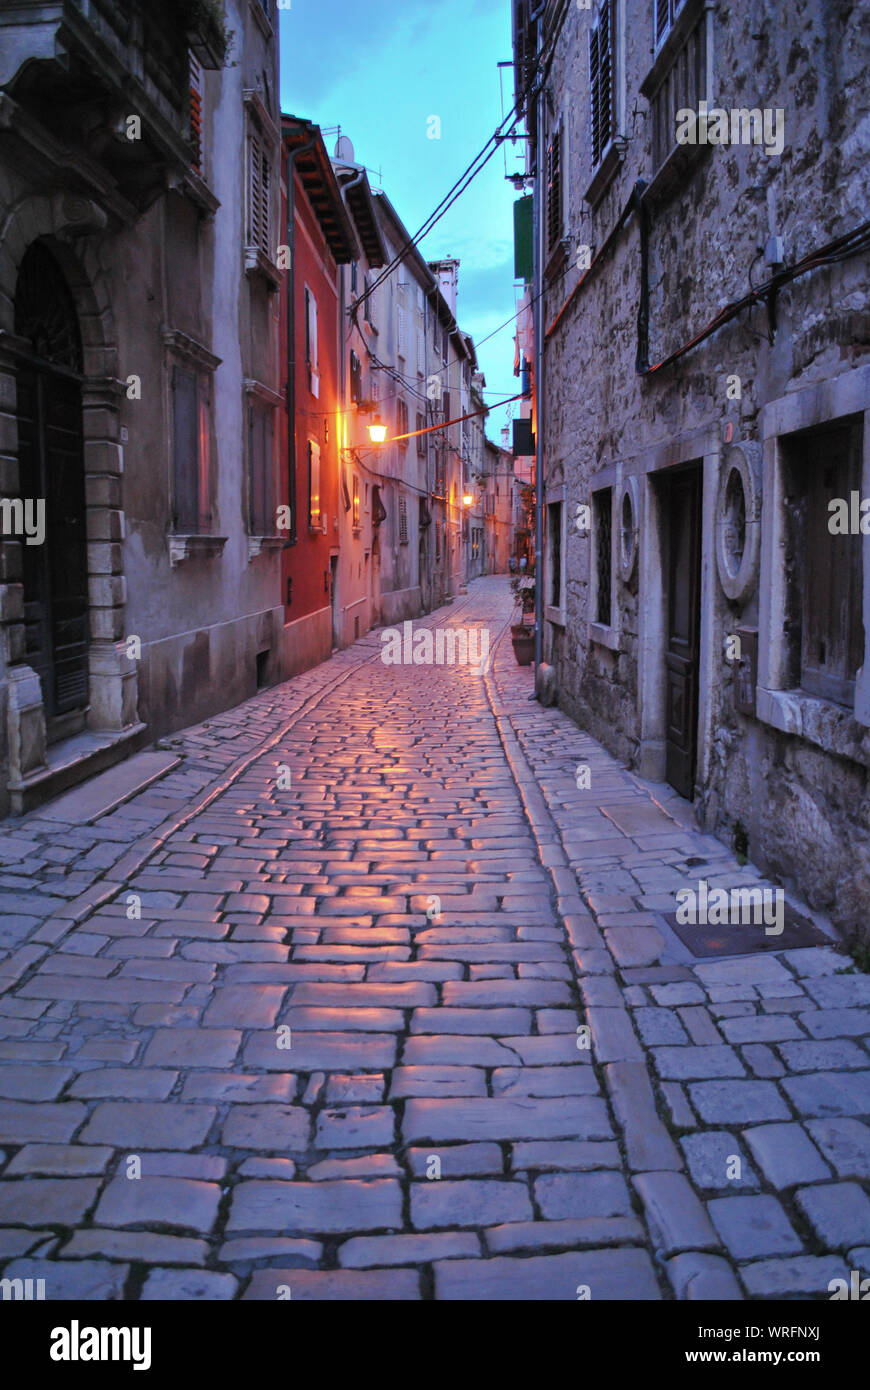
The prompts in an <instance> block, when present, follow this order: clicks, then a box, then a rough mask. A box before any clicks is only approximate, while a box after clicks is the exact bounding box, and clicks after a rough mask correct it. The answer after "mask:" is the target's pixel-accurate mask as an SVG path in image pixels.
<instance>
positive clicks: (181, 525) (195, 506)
mask: <svg viewBox="0 0 870 1390" xmlns="http://www.w3.org/2000/svg"><path fill="white" fill-rule="evenodd" d="M198 443H199V403H198V395H197V387H196V376H195V375H194V373H193V372H191V371H187V370H186V369H185V368H184V367H173V369H172V450H173V454H172V462H173V482H174V487H173V493H174V508H173V510H174V526H175V530H176V531H177V532H179V533H180V534H181V535H186V534H192V533H195V532H196V531H198V530H199V479H198V471H199V447H198Z"/></svg>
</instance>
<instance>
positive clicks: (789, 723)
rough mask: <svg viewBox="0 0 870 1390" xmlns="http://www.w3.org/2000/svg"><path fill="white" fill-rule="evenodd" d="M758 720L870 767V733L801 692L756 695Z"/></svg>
mask: <svg viewBox="0 0 870 1390" xmlns="http://www.w3.org/2000/svg"><path fill="white" fill-rule="evenodd" d="M755 712H756V717H757V718H758V719H759V720H761V722H762V723H763V724H770V725H771V727H772V728H774V729H779V730H780V731H781V732H782V733H784V734H793V735H795V737H797V738H803V739H806V740H807V742H808V743H814V744H816V746H817V747H819V748H823V749H824V750H825V751H826V752H828V753H834V754H836V756H838V757H840V758H847V759H848V760H849V761H850V762H854V763H860V764H861V765H862V766H863V767H870V729H868V728H865V727H864V725H863V724H860V723H859V722H858V720H857V719H855V717H854V715H853V714H850V712H849V711H848V710H845V709H843V708H842V707H841V706H840V705H835V704H833V703H832V702H831V701H829V700H819V699H817V698H816V697H814V696H812V695H805V694H804V693H803V692H802V691H800V690H767V689H766V688H765V687H764V686H762V685H759V686H758V687H757V688H756V692H755Z"/></svg>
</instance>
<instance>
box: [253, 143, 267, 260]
mask: <svg viewBox="0 0 870 1390" xmlns="http://www.w3.org/2000/svg"><path fill="white" fill-rule="evenodd" d="M270 186H271V168H270V165H269V159H268V156H267V154H266V149H265V146H264V144H263V139H262V136H261V135H260V133H259V131H257V130H255V129H252V130H251V133H250V136H249V184H248V209H249V212H248V218H249V224H250V225H249V230H248V236H249V245H251V246H256V247H257V249H258V250H260V251H262V252H263V255H264V256H268V255H269V197H270Z"/></svg>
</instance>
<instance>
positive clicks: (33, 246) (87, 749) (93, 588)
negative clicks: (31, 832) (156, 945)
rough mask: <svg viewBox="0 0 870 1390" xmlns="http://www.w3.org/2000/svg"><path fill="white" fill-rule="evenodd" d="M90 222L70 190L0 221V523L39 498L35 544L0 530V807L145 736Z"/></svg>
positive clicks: (69, 780) (95, 235) (16, 806)
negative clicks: (0, 249)
mask: <svg viewBox="0 0 870 1390" xmlns="http://www.w3.org/2000/svg"><path fill="white" fill-rule="evenodd" d="M105 223H106V218H105V215H104V214H102V213H101V211H100V210H99V209H98V208H96V207H95V205H94V204H92V203H90V202H88V201H87V200H86V199H82V198H79V197H77V196H75V197H74V196H72V195H69V194H58V195H57V196H56V197H54V198H52V199H46V198H41V197H36V196H32V197H31V196H28V197H25V198H23V199H22V200H21V201H20V202H19V203H17V204H15V205H14V206H13V207H12V209H11V210H10V211H9V213H8V215H7V216H6V219H5V220H3V218H2V216H0V241H2V243H3V246H4V250H5V252H6V254H5V255H4V256H3V257H0V501H2V503H3V513H4V522H5V521H6V518H7V517H15V518H16V519H17V515H18V512H19V510H20V509H21V508H23V507H24V501H25V500H26V499H28V498H30V499H31V500H32V501H36V500H38V499H39V497H40V496H42V497H43V500H44V501H45V502H46V503H48V501H49V497H51V498H52V499H53V501H52V514H51V519H50V518H49V508H48V506H46V508H45V514H44V520H45V524H46V531H48V527H49V524H51V528H52V532H53V534H52V536H51V537H49V536H48V534H46V538H45V540H44V541H43V544H42V545H41V546H36V545H32V546H29V547H28V545H27V544H26V541H27V536H26V535H24V534H21V532H22V528H20V527H18V526H8V525H4V527H3V534H2V535H0V816H5V815H8V814H9V812H10V811H12V812H13V813H16V814H18V813H20V812H22V811H25V810H29V809H30V808H31V807H33V806H36V805H38V804H40V802H43V801H45V800H47V799H49V798H50V797H52V796H54V795H56V794H57V793H58V791H63V790H65V789H66V788H67V787H69V786H72V785H74V784H75V782H77V781H81V780H83V779H84V778H85V777H87V776H90V775H91V773H93V772H96V771H101V770H102V769H103V768H104V767H108V766H110V765H111V763H112V762H117V761H118V760H119V759H120V758H122V757H124V756H125V755H126V754H127V753H128V752H130V751H132V749H133V748H135V746H137V741H138V740H140V739H141V735H142V734H143V733H144V725H143V724H141V722H140V721H139V719H138V712H137V704H138V698H137V686H138V661H137V659H136V658H137V653H136V652H135V651H134V650H132V649H131V640H130V637H129V636H128V630H127V623H126V581H125V579H124V537H125V535H126V524H125V516H124V510H123V500H122V491H123V475H124V450H123V440H124V436H123V434H122V430H121V425H122V414H121V412H122V406H123V402H124V383H123V382H122V381H121V380H120V379H119V378H120V373H119V360H118V359H119V354H118V345H117V338H116V332H115V322H114V315H113V313H112V307H111V294H110V289H109V280H108V277H107V274H106V270H105V266H104V264H103V258H104V255H105V251H104V249H103V248H102V247H101V240H102V236H103V232H104V229H105ZM40 277H42V278H44V279H46V280H48V281H50V286H51V293H50V294H44V293H43V294H40V283H39V282H40ZM49 301H50V302H49ZM40 431H42V432H43V433H42V435H40ZM76 456H78V464H77V466H74V459H75V457H76ZM41 487H43V488H45V492H43V493H40V492H39V489H40V488H41ZM46 493H47V494H48V496H46ZM25 515H26V510H25ZM80 516H81V517H82V521H81V525H80V524H79V520H78V518H79V517H80ZM83 546H84V556H85V560H84V564H85V568H84V573H83V575H82V570H81V563H82V547H83ZM28 550H29V551H30V553H29V554H28ZM39 552H42V553H39ZM46 581H48V584H47V583H46ZM83 597H84V600H85V601H84V604H83V602H82V599H83ZM48 639H50V641H49V640H48ZM83 657H84V665H83V664H82V658H83ZM46 658H47V659H46ZM77 730H80V732H77ZM55 740H57V741H56V742H55ZM49 742H51V743H52V744H53V746H51V747H48V746H47V745H48V743H49Z"/></svg>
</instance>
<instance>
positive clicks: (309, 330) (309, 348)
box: [305, 285, 320, 396]
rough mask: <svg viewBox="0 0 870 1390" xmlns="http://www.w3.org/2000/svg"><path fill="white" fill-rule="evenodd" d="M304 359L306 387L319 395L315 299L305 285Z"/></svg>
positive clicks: (313, 393)
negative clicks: (306, 371) (306, 369)
mask: <svg viewBox="0 0 870 1390" xmlns="http://www.w3.org/2000/svg"><path fill="white" fill-rule="evenodd" d="M305 361H306V362H307V364H308V389H309V391H310V392H311V394H312V396H319V395H320V373H319V372H318V370H317V300H316V299H315V298H314V295H313V294H312V292H311V290H310V289H309V288H308V286H307V285H306V286H305Z"/></svg>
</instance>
